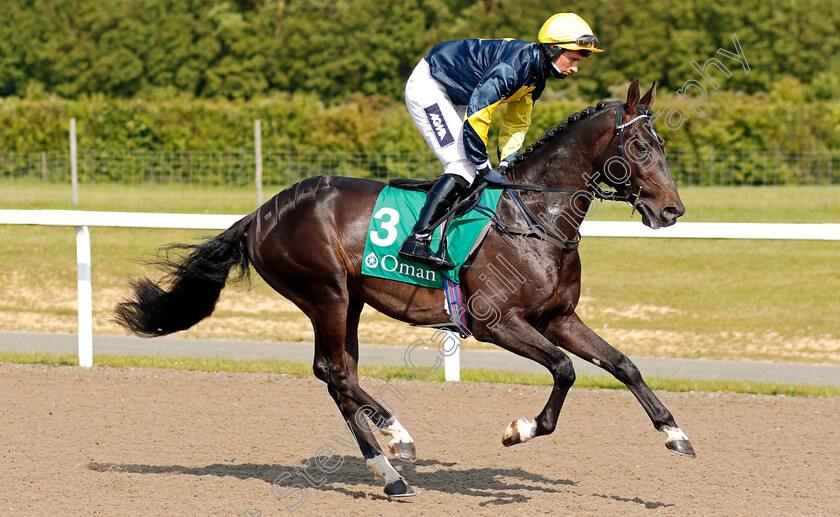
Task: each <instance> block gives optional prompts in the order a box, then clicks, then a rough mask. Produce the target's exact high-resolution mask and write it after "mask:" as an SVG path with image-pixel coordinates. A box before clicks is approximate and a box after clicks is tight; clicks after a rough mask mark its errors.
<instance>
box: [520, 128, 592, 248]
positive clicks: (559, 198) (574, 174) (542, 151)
mask: <svg viewBox="0 0 840 517" xmlns="http://www.w3.org/2000/svg"><path fill="white" fill-rule="evenodd" d="M575 129H577V130H576V131H575V130H571V128H570V130H568V133H566V134H562V135H557V136H555V137H554V138H555V139H557V141H556V142H546V143H545V144H543V145H542V146H541V147H540V148H538V149H536V150H534V151H533V152H532V155H531V156H529V157H528V158H527V160H525V161H522V162H520V163H519V164H517V167H516V169H515V170H513V171H511V173H510V174H508V177H507V181H508V183H515V184H528V185H539V186H545V187H554V188H562V189H569V190H574V191H579V192H581V195H576V196H571V195H569V194H560V193H553V192H544V193H526V192H522V193H521V198H522V200H523V202H524V203H525V204H526V205H527V206H528V208H529V209H530V210H531V212H533V213H534V214H536V215H537V216H538V217H540V219H542V220H543V222H544V223H551V224H552V226H553V227H554V230H555V231H560V232H565V233H569V232H571V236H570V238H571V237H574V235H575V234H576V232H577V228H578V227H579V226H580V224H581V222H582V221H583V218H584V217H585V215H586V212H587V210H589V204H590V201H591V199H592V195H591V194H592V193H593V192H594V190H595V187H596V182H595V181H594V179H593V176H594V169H595V166H596V164H595V161H596V160H597V157H596V156H595V154H597V152H598V151H597V150H594V148H593V145H592V142H593V141H594V140H595V139H592V140H588V141H586V142H587V143H584V141H585V138H584V135H583V132H582V131H580V130H579V128H575ZM587 192H588V193H589V195H585V193H587ZM573 203H574V204H573ZM506 208H507V209H508V210H510V211H511V212H517V211H518V210H517V209H516V208H515V206H514V205H513V203H509V206H507V207H506ZM510 215H513V214H510Z"/></svg>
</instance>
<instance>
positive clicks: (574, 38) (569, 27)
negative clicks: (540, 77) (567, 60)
mask: <svg viewBox="0 0 840 517" xmlns="http://www.w3.org/2000/svg"><path fill="white" fill-rule="evenodd" d="M538 39H539V42H540V43H548V44H553V45H557V46H559V47H561V48H564V49H566V50H588V51H590V52H603V50H601V49H599V48H598V38H596V37H595V35H594V34H592V28H590V27H589V24H588V23H586V22H585V21H583V18H581V17H580V16H578V15H576V14H575V13H557V14H555V15H554V16H552V17H551V18H549V19H548V20H546V21H545V23H544V24H543V26H542V28H541V29H540V34H539V36H538Z"/></svg>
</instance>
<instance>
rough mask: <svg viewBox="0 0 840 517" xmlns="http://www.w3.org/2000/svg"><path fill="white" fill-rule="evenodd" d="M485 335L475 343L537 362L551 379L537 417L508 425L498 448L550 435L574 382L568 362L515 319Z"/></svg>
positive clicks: (549, 344) (524, 324)
mask: <svg viewBox="0 0 840 517" xmlns="http://www.w3.org/2000/svg"><path fill="white" fill-rule="evenodd" d="M485 332H486V333H485V334H483V335H482V336H481V337H480V338H479V339H481V340H483V341H491V342H493V343H495V344H497V345H499V346H500V347H502V348H504V349H506V350H510V351H511V352H513V353H515V354H517V355H521V356H522V357H526V358H528V359H531V360H532V361H536V362H538V363H539V364H541V365H543V366H545V367H546V368H547V369H548V371H549V372H551V375H552V377H553V378H554V386H553V387H552V389H551V395H549V397H548V402H546V405H545V407H544V408H543V410H542V411H541V412H540V414H539V415H537V417H536V418H535V419H534V421H533V422H532V421H530V420H528V419H527V418H520V419H518V420H514V421H513V422H511V423H510V424H509V425H508V427H507V429H506V430H505V434H504V437H503V438H502V444H503V445H505V446H506V447H510V446H511V445H516V444H518V443H524V442H527V441H528V440H530V439H531V438H534V437H535V436H542V435H546V434H551V433H553V432H554V429H555V427H557V418H558V417H559V416H560V410H561V409H562V407H563V402H564V401H565V400H566V394H567V393H568V392H569V388H571V387H572V384H574V382H575V370H574V367H573V366H572V360H571V359H569V356H567V355H566V354H564V353H563V352H562V351H561V350H559V349H558V348H557V347H556V346H554V345H553V344H552V343H551V342H550V341H548V340H547V339H546V338H545V337H544V336H543V335H542V334H540V333H539V332H538V331H537V330H536V329H535V328H534V327H532V326H531V325H530V324H529V323H528V322H527V321H525V320H523V319H521V318H519V317H511V318H508V319H507V321H503V322H499V323H498V324H496V325H494V327H493V328H492V329H487V330H486V331H485Z"/></svg>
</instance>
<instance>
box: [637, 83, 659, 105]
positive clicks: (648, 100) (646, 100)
mask: <svg viewBox="0 0 840 517" xmlns="http://www.w3.org/2000/svg"><path fill="white" fill-rule="evenodd" d="M654 97H656V81H653V84H652V85H651V86H650V90H648V92H647V93H646V94H645V96H644V97H642V100H640V101H639V102H640V103H641V104H642V106H644V107H645V108H647V109H649V110H652V109H653V98H654Z"/></svg>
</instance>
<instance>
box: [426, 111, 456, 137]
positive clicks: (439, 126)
mask: <svg viewBox="0 0 840 517" xmlns="http://www.w3.org/2000/svg"><path fill="white" fill-rule="evenodd" d="M425 111H426V118H428V119H429V124H430V125H431V126H432V131H433V132H434V134H435V137H436V138H437V141H438V144H440V146H441V147H446V146H448V145H451V144H453V143H454V142H455V138H454V137H453V136H452V132H451V131H449V127H448V126H447V125H446V121H445V120H444V119H443V113H441V111H440V106H438V105H437V103H435V104H432V105H431V106H429V107H428V108H426V109H425Z"/></svg>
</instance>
